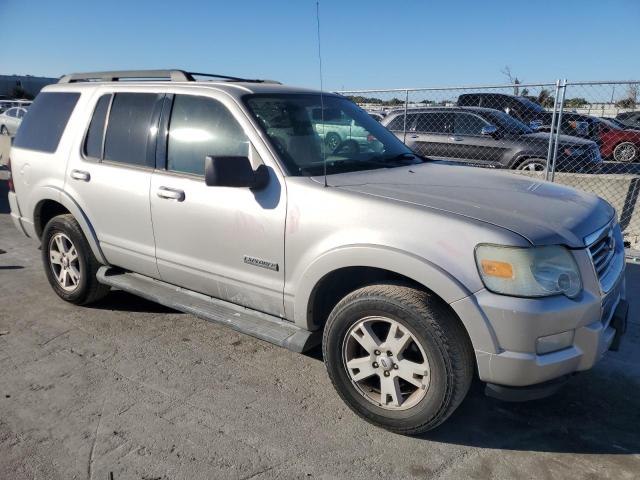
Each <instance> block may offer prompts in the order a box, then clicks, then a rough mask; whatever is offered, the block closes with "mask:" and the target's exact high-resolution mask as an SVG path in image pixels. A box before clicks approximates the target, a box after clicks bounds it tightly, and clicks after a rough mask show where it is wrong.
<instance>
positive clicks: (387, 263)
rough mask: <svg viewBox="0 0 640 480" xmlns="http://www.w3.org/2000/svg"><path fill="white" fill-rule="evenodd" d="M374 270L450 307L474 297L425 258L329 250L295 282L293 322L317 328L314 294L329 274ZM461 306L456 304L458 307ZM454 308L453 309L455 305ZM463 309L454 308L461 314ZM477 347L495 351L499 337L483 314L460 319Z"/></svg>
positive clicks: (371, 248) (381, 250) (374, 250)
mask: <svg viewBox="0 0 640 480" xmlns="http://www.w3.org/2000/svg"><path fill="white" fill-rule="evenodd" d="M358 266H360V267H373V268H381V269H385V270H389V271H391V272H395V273H398V274H400V275H404V276H405V277H407V278H410V279H412V280H414V281H415V282H417V283H419V284H421V285H423V286H424V287H426V288H428V289H429V290H431V291H432V292H434V293H435V294H436V295H438V296H439V297H440V298H441V299H442V300H444V301H445V302H446V303H447V304H452V303H454V302H457V301H459V300H462V299H464V298H468V297H470V296H472V294H473V292H471V291H469V290H468V289H467V288H466V287H465V286H464V285H463V284H462V283H460V282H459V281H458V280H457V279H455V278H454V277H453V276H451V275H450V274H449V273H448V272H446V271H444V270H443V269H441V268H440V267H439V266H437V265H435V264H434V263H432V262H430V261H428V260H426V259H425V258H422V257H419V256H417V255H413V254H411V253H408V252H405V251H402V250H398V249H395V248H392V247H386V246H382V245H370V244H359V245H346V246H341V247H337V248H335V249H332V250H329V251H327V252H325V253H324V254H322V255H321V256H320V257H318V258H317V259H316V260H314V261H313V262H312V263H311V264H310V265H309V266H308V267H307V268H306V269H305V270H304V272H303V273H302V274H301V275H300V277H299V279H295V278H294V279H293V282H291V283H292V284H293V285H297V288H296V292H295V299H294V300H293V319H294V322H295V323H296V325H298V326H300V327H302V328H306V329H309V330H310V329H313V328H314V327H313V325H311V324H310V320H309V318H308V316H307V312H308V308H309V302H310V300H311V294H312V292H313V289H314V288H315V286H316V285H317V283H318V282H319V281H320V280H321V279H322V278H323V277H324V276H325V275H327V274H329V273H331V272H332V271H334V270H338V269H340V268H344V267H358ZM458 305H459V304H456V307H458ZM452 307H453V306H452ZM458 309H459V308H454V310H455V311H457V310H458ZM460 318H461V321H462V323H463V324H464V326H465V328H466V330H467V332H468V333H469V336H470V337H471V340H472V342H473V345H474V347H475V348H478V347H479V346H482V348H483V349H485V350H486V351H492V350H494V349H495V348H494V345H495V336H494V334H493V332H492V329H491V327H490V326H489V325H488V324H487V322H486V319H484V318H483V317H482V316H480V315H475V316H466V317H464V316H460Z"/></svg>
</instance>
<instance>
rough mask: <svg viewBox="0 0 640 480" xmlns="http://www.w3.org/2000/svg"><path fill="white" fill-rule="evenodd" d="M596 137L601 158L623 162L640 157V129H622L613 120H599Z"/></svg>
mask: <svg viewBox="0 0 640 480" xmlns="http://www.w3.org/2000/svg"><path fill="white" fill-rule="evenodd" d="M596 137H597V140H596V141H597V142H598V144H599V145H600V155H602V158H613V160H615V161H617V162H625V163H630V162H637V161H638V159H639V158H640V155H639V154H640V130H623V129H622V128H620V127H619V126H618V125H616V124H615V123H613V122H610V121H608V120H600V121H599V122H598V132H597V135H596Z"/></svg>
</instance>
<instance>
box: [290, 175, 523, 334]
mask: <svg viewBox="0 0 640 480" xmlns="http://www.w3.org/2000/svg"><path fill="white" fill-rule="evenodd" d="M287 190H288V193H289V204H288V212H287V225H286V249H285V264H286V274H285V286H284V294H285V309H286V313H287V317H288V318H292V319H293V320H294V321H295V322H296V324H298V325H299V326H301V327H303V328H309V329H313V328H314V326H313V325H311V324H310V322H309V318H308V316H307V309H308V303H309V300H310V296H311V292H312V291H313V289H314V287H315V286H316V284H317V283H318V281H320V280H321V279H322V278H323V277H324V276H325V275H326V274H328V273H331V272H332V271H334V270H337V269H339V268H344V267H352V266H366V267H375V268H381V269H385V270H389V271H392V272H395V273H398V274H401V275H404V276H406V277H408V278H411V279H412V280H414V281H416V282H418V283H420V284H422V285H424V286H425V287H427V288H428V289H430V290H431V291H433V292H434V293H436V294H437V295H438V296H440V297H441V298H442V299H443V300H444V301H445V302H447V303H452V302H455V301H456V300H460V299H462V298H465V297H467V296H469V295H471V294H472V293H473V292H476V291H478V290H480V289H482V288H483V285H482V281H481V279H480V277H479V275H478V272H477V269H476V265H475V258H474V248H475V246H476V245H477V244H478V243H485V242H486V243H497V244H506V245H516V246H518V245H520V246H529V243H528V242H527V241H526V240H525V239H524V238H522V237H520V236H518V235H516V234H514V233H512V232H510V231H508V230H505V229H502V228H500V227H496V226H493V225H490V224H487V223H484V222H480V221H476V220H473V219H469V218H465V217H461V216H458V215H455V214H447V213H444V212H440V211H437V210H433V209H429V208H425V207H421V206H417V205H413V204H408V203H402V202H397V201H394V200H385V199H382V198H378V197H374V196H371V195H366V194H362V193H356V192H350V191H345V190H342V189H340V188H337V187H324V186H322V185H321V184H318V183H317V182H315V181H313V180H311V179H308V178H302V177H288V178H287Z"/></svg>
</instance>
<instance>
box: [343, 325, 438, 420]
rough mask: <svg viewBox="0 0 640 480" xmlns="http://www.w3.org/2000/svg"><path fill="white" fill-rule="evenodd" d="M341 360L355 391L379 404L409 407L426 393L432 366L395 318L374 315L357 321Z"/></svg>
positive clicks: (389, 407)
mask: <svg viewBox="0 0 640 480" xmlns="http://www.w3.org/2000/svg"><path fill="white" fill-rule="evenodd" d="M381 339H384V340H381ZM342 360H343V364H344V367H345V369H346V370H347V372H348V374H349V378H350V380H351V382H352V383H353V385H354V386H355V388H356V390H357V391H358V392H359V393H360V394H361V395H362V396H363V397H364V398H366V399H367V400H368V401H369V402H371V403H373V404H375V405H377V406H379V407H382V408H384V409H387V410H406V409H409V408H411V407H413V406H415V405H417V404H418V403H419V402H420V401H421V400H422V399H423V398H424V397H425V395H426V394H427V389H428V387H429V379H430V368H429V362H428V360H427V356H426V354H425V350H424V348H423V347H422V346H421V345H420V342H419V341H418V339H417V338H416V336H415V335H414V334H413V333H411V331H409V329H408V328H407V327H405V326H404V325H402V324H401V323H400V322H398V321H396V320H394V319H391V318H387V317H378V316H372V317H365V318H363V319H361V320H359V321H358V322H356V323H355V324H354V325H353V326H352V327H351V328H350V330H349V332H348V333H347V335H346V336H345V339H344V342H343V348H342Z"/></svg>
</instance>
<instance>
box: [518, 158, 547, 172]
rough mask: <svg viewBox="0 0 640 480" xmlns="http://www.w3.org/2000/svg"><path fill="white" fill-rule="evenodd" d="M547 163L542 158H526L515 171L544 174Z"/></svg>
mask: <svg viewBox="0 0 640 480" xmlns="http://www.w3.org/2000/svg"><path fill="white" fill-rule="evenodd" d="M546 165H547V161H546V160H545V159H544V158H527V159H526V160H524V161H522V162H520V163H519V164H518V165H517V166H516V170H524V171H527V172H544V169H545V167H546Z"/></svg>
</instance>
